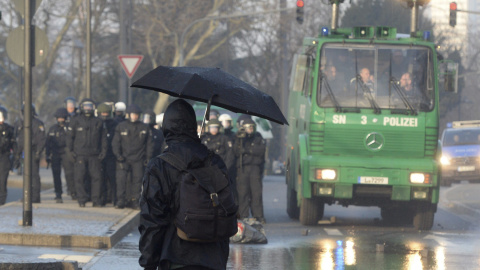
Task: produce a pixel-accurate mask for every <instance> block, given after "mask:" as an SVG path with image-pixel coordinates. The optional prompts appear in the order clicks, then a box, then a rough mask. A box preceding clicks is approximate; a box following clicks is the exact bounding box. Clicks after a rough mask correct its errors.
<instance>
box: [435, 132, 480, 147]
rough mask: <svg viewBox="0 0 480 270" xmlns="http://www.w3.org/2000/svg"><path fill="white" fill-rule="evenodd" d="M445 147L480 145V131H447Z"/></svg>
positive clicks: (444, 141)
mask: <svg viewBox="0 0 480 270" xmlns="http://www.w3.org/2000/svg"><path fill="white" fill-rule="evenodd" d="M442 141H443V146H455V145H472V144H480V129H458V130H455V129H452V130H446V131H445V134H444V136H443V140H442Z"/></svg>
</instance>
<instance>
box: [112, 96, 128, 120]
mask: <svg viewBox="0 0 480 270" xmlns="http://www.w3.org/2000/svg"><path fill="white" fill-rule="evenodd" d="M126 109H127V105H125V103H124V102H121V101H119V102H117V103H115V116H114V117H113V120H115V122H117V124H118V123H120V122H123V121H124V120H125V110H126Z"/></svg>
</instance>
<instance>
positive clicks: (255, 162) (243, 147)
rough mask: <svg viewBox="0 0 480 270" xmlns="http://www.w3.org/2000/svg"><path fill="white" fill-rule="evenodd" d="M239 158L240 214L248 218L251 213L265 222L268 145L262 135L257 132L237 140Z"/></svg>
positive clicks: (235, 149) (235, 148) (238, 188)
mask: <svg viewBox="0 0 480 270" xmlns="http://www.w3.org/2000/svg"><path fill="white" fill-rule="evenodd" d="M233 150H234V153H235V157H236V158H237V192H238V203H239V209H238V213H239V216H240V218H242V219H243V218H248V217H249V212H250V211H251V212H252V216H253V217H254V218H257V219H258V220H263V219H264V216H263V198H262V190H263V184H262V178H263V170H262V169H263V167H264V163H265V150H266V144H265V140H264V139H263V137H262V135H260V133H258V132H255V133H252V134H251V135H248V134H247V135H246V136H245V137H244V138H237V139H236V140H235V145H234V148H233Z"/></svg>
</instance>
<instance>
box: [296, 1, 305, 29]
mask: <svg viewBox="0 0 480 270" xmlns="http://www.w3.org/2000/svg"><path fill="white" fill-rule="evenodd" d="M304 4H305V3H303V0H297V22H298V23H299V24H302V23H303V6H304Z"/></svg>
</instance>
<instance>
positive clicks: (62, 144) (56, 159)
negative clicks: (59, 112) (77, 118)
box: [45, 123, 74, 199]
mask: <svg viewBox="0 0 480 270" xmlns="http://www.w3.org/2000/svg"><path fill="white" fill-rule="evenodd" d="M66 147H67V127H66V125H65V124H64V125H60V124H58V123H57V124H54V125H53V126H52V127H50V129H49V130H48V132H47V143H46V149H45V151H46V155H47V159H50V160H51V162H52V164H51V165H52V174H53V184H54V187H55V195H56V198H57V199H60V198H61V197H62V177H61V173H62V166H63V168H64V171H65V179H66V182H67V187H68V190H73V188H74V187H73V186H72V185H73V170H66V169H65V164H66V163H67V162H68V161H67V160H68V157H67V153H66V151H65V148H66Z"/></svg>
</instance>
